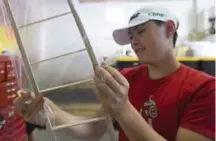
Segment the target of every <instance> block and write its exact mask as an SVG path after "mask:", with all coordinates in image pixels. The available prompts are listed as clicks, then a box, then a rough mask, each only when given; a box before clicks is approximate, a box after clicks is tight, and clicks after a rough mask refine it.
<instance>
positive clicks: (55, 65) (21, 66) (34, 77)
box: [1, 0, 115, 141]
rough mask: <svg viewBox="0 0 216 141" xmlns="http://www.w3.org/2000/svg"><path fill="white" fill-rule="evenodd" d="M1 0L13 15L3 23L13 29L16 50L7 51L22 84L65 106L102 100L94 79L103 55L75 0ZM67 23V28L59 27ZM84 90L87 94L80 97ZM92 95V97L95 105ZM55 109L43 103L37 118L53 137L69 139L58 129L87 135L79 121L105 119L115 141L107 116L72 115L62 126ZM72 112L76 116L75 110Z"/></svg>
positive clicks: (9, 14) (21, 85)
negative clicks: (97, 50)
mask: <svg viewBox="0 0 216 141" xmlns="http://www.w3.org/2000/svg"><path fill="white" fill-rule="evenodd" d="M59 2H60V1H59ZM1 3H2V4H1V7H3V8H4V10H5V11H6V12H5V15H6V17H7V18H8V19H10V20H6V22H5V25H7V26H9V27H11V28H12V29H13V32H14V36H15V38H16V41H17V46H16V47H15V49H14V48H11V47H9V49H8V50H9V56H10V58H11V60H12V63H13V66H14V71H15V74H16V77H17V81H18V83H19V87H20V89H25V90H26V89H27V90H29V91H32V92H34V93H35V95H36V96H38V95H40V94H43V95H44V96H48V97H49V98H50V99H51V100H53V102H54V103H55V104H56V105H58V106H61V107H64V108H63V109H68V107H74V104H75V105H76V104H77V105H81V107H82V106H86V105H88V104H89V103H90V105H91V106H92V105H97V106H98V105H100V104H99V102H98V101H97V100H96V98H95V95H94V83H93V76H94V69H93V65H96V64H97V63H98V62H99V60H98V59H97V58H96V57H95V55H94V50H93V49H92V46H91V44H90V41H89V38H88V36H87V34H86V32H85V29H84V28H83V25H82V21H81V20H80V18H79V15H78V14H77V11H76V9H74V1H69V0H68V1H61V6H59V7H58V6H56V5H58V2H57V1H55V2H54V1H51V0H33V1H32V0H31V1H29V0H22V1H20V0H10V1H8V0H2V2H1ZM65 26H67V28H61V27H65ZM65 35H67V36H65ZM85 90H87V91H85ZM83 91H85V92H84V93H89V94H82V95H81V96H80V93H83ZM70 95H73V96H70ZM77 97H80V98H78V99H77ZM88 97H90V99H94V100H93V101H94V103H93V104H92V102H91V100H89V99H88ZM61 99H64V100H66V101H67V102H64V101H63V100H62V101H61ZM80 101H81V102H80ZM80 103H81V104H80ZM70 105H71V106H70ZM87 107H88V106H87ZM99 107H101V106H99ZM97 109H99V108H98V107H97ZM95 110H96V109H95ZM55 112H56V111H55V109H53V106H52V104H50V103H49V102H48V103H46V102H45V105H44V109H43V110H42V111H40V112H39V114H38V115H36V117H35V119H36V121H35V123H36V124H39V125H41V124H43V123H44V122H45V121H46V123H47V131H48V132H49V133H50V134H49V135H50V136H51V138H52V139H51V140H52V141H53V140H55V141H56V140H57V141H60V140H64V141H65V140H67V139H64V137H61V136H60V137H59V134H58V133H60V132H61V133H64V132H67V133H66V134H67V137H72V138H76V139H77V140H83V137H81V136H79V135H80V133H81V132H83V131H82V130H83V129H82V128H81V126H82V127H85V126H90V125H91V124H93V123H96V122H98V123H99V122H105V123H106V125H107V127H104V128H106V129H105V130H107V129H108V130H107V132H108V136H109V137H108V138H109V139H108V140H111V141H114V140H115V139H114V135H113V131H114V130H113V127H112V121H111V119H110V117H109V115H107V116H106V117H99V116H98V117H97V116H96V117H95V116H88V117H85V118H82V120H73V119H71V122H68V123H65V124H64V125H61V124H59V123H57V122H56V120H54V118H53V117H55V118H56V115H55V114H56V113H55ZM68 112H69V113H70V111H68ZM72 116H73V117H76V116H77V115H75V114H74V112H72ZM75 119H76V118H75ZM79 119H80V118H79ZM64 134H65V133H64ZM92 138H94V137H92ZM41 140H44V139H41ZM87 140H88V139H87ZM95 141H96V137H95Z"/></svg>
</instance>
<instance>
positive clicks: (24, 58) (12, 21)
mask: <svg viewBox="0 0 216 141" xmlns="http://www.w3.org/2000/svg"><path fill="white" fill-rule="evenodd" d="M67 2H68V5H69V7H70V10H71V11H69V12H66V13H63V14H59V15H55V16H52V17H49V18H46V19H43V20H39V21H35V22H32V23H28V24H25V25H22V26H19V27H18V26H17V24H16V21H15V19H14V15H13V12H12V8H11V5H10V2H9V0H3V3H4V6H5V8H6V12H7V16H8V17H9V20H10V24H11V26H12V28H13V31H14V34H15V38H16V41H17V44H18V48H19V51H20V54H21V58H22V61H23V66H24V69H25V72H26V75H27V76H28V79H29V81H30V84H31V86H32V90H33V92H34V93H35V94H36V95H40V94H42V93H44V92H48V91H53V90H57V89H62V88H65V87H69V86H73V85H77V84H82V83H86V82H88V81H92V79H90V80H89V79H88V80H83V81H78V82H73V83H69V84H65V85H61V86H56V87H52V88H48V89H43V90H39V88H38V85H37V83H36V80H35V76H34V73H33V71H32V66H33V65H35V64H40V63H42V62H47V61H50V60H54V59H57V58H60V57H63V56H67V55H71V54H75V53H79V52H82V51H87V53H88V55H89V57H90V60H91V63H92V67H93V68H94V67H95V66H96V65H98V62H97V59H96V57H95V54H94V52H93V49H92V46H91V44H90V41H89V39H88V37H87V34H86V31H85V29H84V27H83V24H82V22H81V20H80V18H79V15H78V13H77V11H76V9H75V6H74V4H73V2H72V0H67ZM68 14H72V16H74V19H75V22H76V25H77V27H78V29H79V32H80V34H81V37H82V39H83V42H84V45H85V48H84V49H80V50H78V51H74V52H69V53H66V54H63V55H59V56H54V57H52V58H48V59H45V60H40V61H37V62H33V63H30V61H29V60H28V57H27V53H26V51H25V48H24V45H23V42H22V40H21V36H20V34H19V29H21V28H25V27H29V26H32V25H35V24H38V23H42V22H45V21H48V20H52V19H55V18H59V17H62V16H65V15H68ZM101 120H105V121H106V125H107V129H108V132H109V135H110V140H111V141H115V136H114V128H113V122H112V119H111V117H110V116H109V115H108V114H106V116H105V117H101V118H93V119H88V120H84V121H80V122H77V123H73V124H66V125H59V126H54V127H50V128H51V130H53V131H55V130H61V129H64V128H69V127H72V126H76V125H80V124H86V123H91V122H97V121H101Z"/></svg>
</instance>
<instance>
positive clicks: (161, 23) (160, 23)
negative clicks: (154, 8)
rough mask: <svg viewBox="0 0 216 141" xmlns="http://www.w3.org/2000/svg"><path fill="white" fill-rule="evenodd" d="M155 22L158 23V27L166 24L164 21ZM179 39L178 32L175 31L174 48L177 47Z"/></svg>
mask: <svg viewBox="0 0 216 141" xmlns="http://www.w3.org/2000/svg"><path fill="white" fill-rule="evenodd" d="M154 22H155V23H156V25H157V26H162V25H163V24H164V22H163V21H157V20H154ZM177 38H178V33H177V31H175V33H174V35H173V47H174V48H175V45H176V40H177Z"/></svg>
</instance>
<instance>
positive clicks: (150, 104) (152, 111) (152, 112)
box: [140, 95, 158, 127]
mask: <svg viewBox="0 0 216 141" xmlns="http://www.w3.org/2000/svg"><path fill="white" fill-rule="evenodd" d="M140 114H141V115H142V116H143V117H146V118H147V122H148V124H149V125H150V126H151V127H153V123H152V122H153V120H154V119H155V118H157V116H158V110H157V106H156V102H155V101H154V99H153V96H152V95H150V97H149V100H148V101H146V102H144V104H143V106H142V107H141V108H140Z"/></svg>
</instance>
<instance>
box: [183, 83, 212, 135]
mask: <svg viewBox="0 0 216 141" xmlns="http://www.w3.org/2000/svg"><path fill="white" fill-rule="evenodd" d="M181 127H183V128H186V129H189V130H191V131H194V132H196V133H199V134H202V135H204V136H207V137H209V138H214V137H215V80H211V81H208V82H206V83H205V84H203V85H202V86H201V87H200V88H199V89H197V91H196V93H194V95H193V97H192V99H191V102H190V103H189V104H188V105H187V106H186V110H185V112H184V114H183V117H182V119H181Z"/></svg>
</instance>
